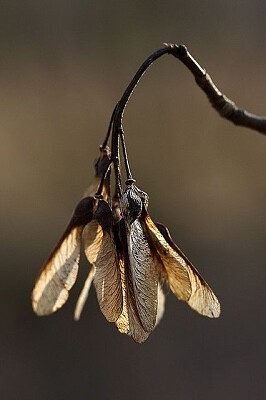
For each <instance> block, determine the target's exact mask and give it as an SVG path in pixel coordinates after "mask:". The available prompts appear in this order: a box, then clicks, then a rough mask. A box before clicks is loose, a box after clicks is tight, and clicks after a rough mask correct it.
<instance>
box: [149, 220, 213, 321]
mask: <svg viewBox="0 0 266 400" xmlns="http://www.w3.org/2000/svg"><path fill="white" fill-rule="evenodd" d="M145 221H146V224H147V227H148V231H149V233H150V235H151V237H152V240H153V242H154V243H155V246H156V247H157V249H158V252H159V254H160V256H161V258H162V261H163V264H164V267H165V270H166V274H167V279H168V282H169V286H170V288H171V290H172V291H173V292H174V293H175V295H176V296H177V297H178V298H179V299H180V300H184V301H186V302H187V303H188V305H189V306H190V307H191V308H193V309H194V310H195V311H197V312H198V313H200V314H202V315H204V316H207V317H210V318H217V317H219V315H220V303H219V301H218V299H217V298H216V296H215V294H214V293H213V291H212V290H211V288H210V287H209V285H208V284H207V282H206V281H205V280H204V279H203V278H202V277H201V276H200V274H199V273H198V271H197V270H196V268H195V267H194V266H193V265H192V264H191V263H190V261H189V260H188V259H187V258H186V257H185V255H184V254H183V253H182V252H181V250H180V249H179V248H178V247H177V246H176V244H175V243H174V242H173V240H172V238H171V236H170V234H169V231H168V229H167V228H166V227H164V226H163V225H162V224H156V225H155V224H154V223H153V222H152V220H151V218H150V217H149V216H148V215H147V216H146V218H145ZM173 260H175V261H174V262H173ZM182 269H183V270H184V271H185V272H186V273H185V274H184V273H182ZM188 280H189V281H188Z"/></svg>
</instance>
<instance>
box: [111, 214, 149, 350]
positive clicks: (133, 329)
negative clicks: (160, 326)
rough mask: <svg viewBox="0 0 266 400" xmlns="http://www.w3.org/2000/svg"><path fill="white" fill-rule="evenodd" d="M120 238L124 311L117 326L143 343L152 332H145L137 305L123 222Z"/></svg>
mask: <svg viewBox="0 0 266 400" xmlns="http://www.w3.org/2000/svg"><path fill="white" fill-rule="evenodd" d="M119 230H120V232H119V238H116V239H117V242H118V243H117V248H119V251H118V254H119V266H120V273H121V281H122V294H123V310H122V314H121V315H120V316H119V318H118V319H117V321H116V326H117V328H118V330H119V332H121V333H126V334H127V335H129V336H131V337H132V338H133V339H134V340H135V341H136V342H138V343H143V342H144V341H145V340H146V339H147V338H148V336H149V334H150V332H147V331H145V330H144V328H143V326H142V322H141V320H140V317H139V314H138V309H137V305H136V299H135V293H134V286H133V278H132V273H131V268H130V264H129V263H130V261H129V255H128V244H127V236H126V228H125V223H124V221H123V220H121V221H120V223H119Z"/></svg>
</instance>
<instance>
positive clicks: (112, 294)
mask: <svg viewBox="0 0 266 400" xmlns="http://www.w3.org/2000/svg"><path fill="white" fill-rule="evenodd" d="M94 216H95V221H92V222H91V223H90V224H89V226H88V230H89V231H90V232H89V233H90V235H89V237H87V238H86V235H84V237H85V252H86V255H87V257H88V260H89V261H90V262H91V263H92V264H93V265H94V266H95V270H96V272H95V276H94V281H93V282H94V287H95V289H96V294H97V299H98V303H99V306H100V309H101V311H102V313H103V314H104V316H105V318H106V319H107V320H108V321H110V322H115V321H116V320H117V319H118V317H119V315H120V314H121V312H122V284H121V276H120V269H119V263H118V257H117V254H116V246H115V243H114V239H113V233H112V211H111V209H110V207H109V205H108V204H107V203H106V202H105V201H103V200H100V201H99V204H98V208H97V211H96V212H95V215H94ZM93 232H94V233H93Z"/></svg>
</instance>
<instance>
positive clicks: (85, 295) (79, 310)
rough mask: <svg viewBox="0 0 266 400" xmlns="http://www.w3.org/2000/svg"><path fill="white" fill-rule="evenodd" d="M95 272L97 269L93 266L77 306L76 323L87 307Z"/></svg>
mask: <svg viewBox="0 0 266 400" xmlns="http://www.w3.org/2000/svg"><path fill="white" fill-rule="evenodd" d="M95 272H96V269H95V267H94V265H92V267H91V269H90V272H89V274H88V276H87V279H86V280H85V283H84V285H83V288H82V290H81V292H80V295H79V298H78V301H77V304H76V307H75V312H74V318H75V320H76V321H78V320H79V319H80V316H81V313H82V311H83V308H84V305H85V303H86V300H87V298H88V295H89V291H90V287H91V284H92V281H93V279H94V276H95Z"/></svg>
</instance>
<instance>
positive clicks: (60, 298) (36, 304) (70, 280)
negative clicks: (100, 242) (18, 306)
mask: <svg viewBox="0 0 266 400" xmlns="http://www.w3.org/2000/svg"><path fill="white" fill-rule="evenodd" d="M93 204H94V199H93V198H90V197H87V198H84V199H82V200H81V201H80V202H79V203H78V205H77V207H76V209H75V211H74V214H73V217H72V219H71V221H70V223H69V225H68V227H67V229H66V231H65V233H64V234H63V236H62V238H61V239H60V241H59V243H58V245H57V246H56V248H55V250H54V251H53V252H52V254H51V256H50V257H49V259H48V261H47V262H46V263H45V265H44V267H43V269H42V270H41V273H40V275H39V277H38V279H37V281H36V284H35V287H34V289H33V292H32V307H33V310H34V311H35V312H36V314H38V315H49V314H51V313H53V312H54V311H56V310H57V309H59V308H60V307H62V305H63V304H64V303H65V302H66V300H67V299H68V292H69V290H70V289H71V288H72V286H73V284H74V283H75V281H76V277H77V273H78V264H79V259H80V248H81V239H82V231H83V227H84V225H85V224H87V223H88V222H89V221H90V220H91V218H92V209H93Z"/></svg>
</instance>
